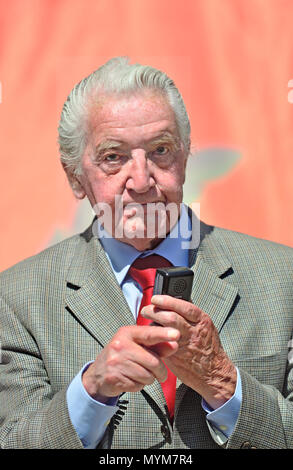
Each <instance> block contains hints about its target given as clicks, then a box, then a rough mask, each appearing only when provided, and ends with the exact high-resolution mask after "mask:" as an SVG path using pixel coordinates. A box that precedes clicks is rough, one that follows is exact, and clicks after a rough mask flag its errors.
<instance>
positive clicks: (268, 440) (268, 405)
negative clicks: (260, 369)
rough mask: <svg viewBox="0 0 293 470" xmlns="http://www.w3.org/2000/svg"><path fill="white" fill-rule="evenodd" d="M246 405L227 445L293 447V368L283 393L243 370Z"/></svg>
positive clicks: (289, 370) (266, 447)
mask: <svg viewBox="0 0 293 470" xmlns="http://www.w3.org/2000/svg"><path fill="white" fill-rule="evenodd" d="M240 373H241V381H242V392H243V395H242V406H241V409H240V414H239V417H238V421H237V424H236V426H235V429H234V432H233V433H232V435H231V436H230V438H229V440H228V442H227V443H226V447H227V448H238V449H239V448H260V449H293V426H292V423H293V403H292V399H293V390H292V388H293V372H292V366H291V365H290V363H289V365H288V370H287V374H286V380H285V386H284V389H283V392H282V393H281V392H280V391H279V390H278V389H277V388H275V387H273V386H271V385H264V384H262V383H260V382H259V381H258V380H257V379H256V378H254V377H253V376H252V375H251V374H250V373H248V372H247V371H245V370H243V369H242V370H241V369H240Z"/></svg>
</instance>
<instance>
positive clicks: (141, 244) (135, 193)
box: [74, 90, 187, 250]
mask: <svg viewBox="0 0 293 470" xmlns="http://www.w3.org/2000/svg"><path fill="white" fill-rule="evenodd" d="M90 128H91V132H90V139H89V143H88V145H87V148H86V150H85V152H84V155H83V157H82V175H80V176H78V177H77V178H78V185H77V186H76V188H75V189H74V192H75V195H76V196H77V197H78V198H80V199H81V198H83V197H84V196H87V197H88V199H89V201H90V203H91V205H92V206H93V207H94V209H95V211H96V213H97V215H98V217H100V221H102V223H103V225H104V227H105V229H106V230H107V232H108V233H110V234H111V235H112V236H115V238H117V239H119V240H120V241H122V242H124V243H128V244H130V245H132V246H134V247H135V248H136V249H138V250H145V249H148V248H152V247H154V246H155V245H156V244H158V243H159V242H160V241H161V238H162V237H164V236H166V234H168V232H169V231H170V228H171V227H172V226H173V225H174V224H175V223H176V219H177V218H178V216H179V209H180V203H181V202H182V196H183V191H182V186H183V183H184V178H185V166H186V160H187V155H186V152H185V151H184V148H183V145H182V143H181V142H180V139H179V134H178V130H177V126H176V122H175V116H174V112H173V110H172V108H171V107H170V105H169V104H168V102H167V101H166V99H165V98H164V97H163V96H162V95H161V94H159V93H158V92H154V91H150V90H146V91H143V92H139V93H137V94H133V95H131V96H121V95H120V96H119V97H114V96H112V97H109V96H107V97H105V98H104V99H103V100H101V99H100V100H99V103H98V104H96V105H95V106H93V108H92V110H91V117H90ZM170 203H172V204H170ZM168 205H169V206H168ZM167 206H168V207H169V209H170V208H171V210H167V211H166V207H167ZM168 207H167V208H168ZM172 207H173V209H172ZM107 208H108V209H109V210H108V209H107ZM174 208H176V211H175V210H174ZM172 211H173V212H172ZM175 212H176V214H177V216H176V214H175ZM106 213H107V214H106ZM170 214H171V215H170ZM174 214H175V217H174ZM162 221H163V222H162Z"/></svg>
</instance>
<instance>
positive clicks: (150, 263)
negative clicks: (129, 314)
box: [129, 255, 176, 421]
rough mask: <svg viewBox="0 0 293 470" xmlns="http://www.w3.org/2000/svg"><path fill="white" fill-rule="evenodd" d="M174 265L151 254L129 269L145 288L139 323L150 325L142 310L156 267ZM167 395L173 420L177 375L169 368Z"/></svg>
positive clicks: (151, 293) (150, 288)
mask: <svg viewBox="0 0 293 470" xmlns="http://www.w3.org/2000/svg"><path fill="white" fill-rule="evenodd" d="M168 266H172V265H171V263H169V261H168V260H166V259H165V258H163V257H162V256H159V255H151V256H147V257H146V258H137V259H136V261H135V262H134V263H133V264H132V266H131V268H130V269H129V273H130V275H131V277H132V278H133V279H134V280H135V281H136V282H138V283H139V284H140V286H141V287H142V289H143V297H142V300H141V304H140V307H139V313H138V317H137V325H149V324H150V323H151V320H148V319H147V318H143V317H142V316H141V315H140V312H141V310H142V308H143V307H145V306H146V305H149V304H150V303H151V298H152V295H153V288H154V284H155V276H156V268H163V267H164V268H166V267H168ZM161 386H162V389H163V393H164V395H165V399H166V403H167V406H168V410H169V415H170V419H171V421H172V420H173V416H174V406H175V396H176V375H174V374H173V372H171V371H170V370H169V369H168V378H167V380H166V381H165V382H163V383H162V384H161Z"/></svg>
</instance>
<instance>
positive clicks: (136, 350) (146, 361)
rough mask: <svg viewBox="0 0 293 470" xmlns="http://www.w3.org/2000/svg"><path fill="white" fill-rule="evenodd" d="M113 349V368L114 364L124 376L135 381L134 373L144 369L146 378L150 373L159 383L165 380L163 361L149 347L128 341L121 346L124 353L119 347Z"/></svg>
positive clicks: (115, 346)
mask: <svg viewBox="0 0 293 470" xmlns="http://www.w3.org/2000/svg"><path fill="white" fill-rule="evenodd" d="M140 328H141V327H140ZM153 328H156V327H153ZM153 347H154V346H152V348H153ZM171 347H172V346H171ZM173 348H174V347H173ZM114 349H115V350H116V354H115V353H114V357H113V354H112V357H111V363H112V365H114V366H115V363H116V364H117V365H118V367H119V370H121V371H123V373H124V374H126V375H129V374H130V375H131V376H132V377H133V378H134V379H135V380H137V379H138V378H137V377H136V376H135V375H133V374H134V371H135V370H137V371H141V372H142V371H143V369H145V371H147V372H146V374H145V376H146V377H147V376H148V375H149V373H151V374H152V375H153V377H154V378H156V379H158V380H159V381H160V382H161V381H163V380H165V379H166V373H167V372H166V367H165V365H164V363H163V361H162V360H161V358H160V356H159V355H158V354H157V353H156V352H155V351H153V350H152V349H150V348H149V347H145V346H144V345H140V344H137V343H135V342H133V341H132V340H128V341H126V342H124V345H123V349H124V351H125V352H124V353H123V351H122V349H121V345H117V344H115V345H114ZM122 354H123V357H122ZM154 378H153V380H154ZM143 380H144V379H143ZM153 380H152V382H153ZM152 382H151V383H152Z"/></svg>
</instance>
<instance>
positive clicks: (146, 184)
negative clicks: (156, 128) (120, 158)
mask: <svg viewBox="0 0 293 470" xmlns="http://www.w3.org/2000/svg"><path fill="white" fill-rule="evenodd" d="M154 185H155V181H154V178H153V176H152V175H151V173H150V168H149V162H148V158H147V155H146V152H145V151H144V150H137V151H134V152H133V154H132V159H131V165H130V170H129V178H128V180H127V182H126V188H127V189H132V190H133V191H135V192H137V193H145V192H147V191H148V190H149V189H150V188H151V187H153V186H154Z"/></svg>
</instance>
